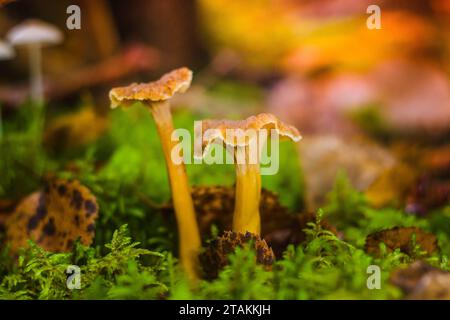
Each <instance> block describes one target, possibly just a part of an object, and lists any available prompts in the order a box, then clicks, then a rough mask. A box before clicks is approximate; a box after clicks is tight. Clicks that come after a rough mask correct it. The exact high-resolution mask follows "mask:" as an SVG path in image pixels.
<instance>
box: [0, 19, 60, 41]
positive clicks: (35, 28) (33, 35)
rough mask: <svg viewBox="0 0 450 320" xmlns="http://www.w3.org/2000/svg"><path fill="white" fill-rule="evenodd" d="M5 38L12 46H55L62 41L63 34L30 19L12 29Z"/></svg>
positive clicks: (52, 27)
mask: <svg viewBox="0 0 450 320" xmlns="http://www.w3.org/2000/svg"><path fill="white" fill-rule="evenodd" d="M7 38H8V41H9V42H10V43H11V44H13V45H27V44H57V43H60V42H61V41H62V39H63V34H62V32H61V31H60V30H59V29H58V28H57V27H55V26H54V25H52V24H49V23H47V22H43V21H40V20H34V19H31V20H26V21H24V22H22V23H21V24H19V25H17V26H15V27H14V28H12V29H11V30H10V31H9V32H8V35H7Z"/></svg>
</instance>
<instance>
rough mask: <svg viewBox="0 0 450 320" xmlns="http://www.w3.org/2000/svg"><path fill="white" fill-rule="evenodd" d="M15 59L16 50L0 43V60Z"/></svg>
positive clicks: (4, 43)
mask: <svg viewBox="0 0 450 320" xmlns="http://www.w3.org/2000/svg"><path fill="white" fill-rule="evenodd" d="M13 57H14V49H13V48H12V47H11V46H10V45H9V44H7V43H6V42H2V41H0V60H7V59H11V58H13Z"/></svg>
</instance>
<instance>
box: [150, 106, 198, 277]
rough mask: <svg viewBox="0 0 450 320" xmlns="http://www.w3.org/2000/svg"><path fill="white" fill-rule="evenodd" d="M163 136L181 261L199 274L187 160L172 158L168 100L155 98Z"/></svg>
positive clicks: (154, 111)
mask: <svg viewBox="0 0 450 320" xmlns="http://www.w3.org/2000/svg"><path fill="white" fill-rule="evenodd" d="M150 110H151V112H152V114H153V118H154V120H155V123H156V127H157V129H158V133H159V136H160V139H161V143H162V148H163V152H164V157H165V160H166V166H167V170H168V172H169V180H170V187H171V190H172V198H173V205H174V208H175V215H176V220H177V226H178V234H179V252H180V260H181V264H182V266H183V268H184V270H185V271H186V273H187V275H188V277H189V278H190V279H196V278H197V274H198V272H197V266H198V264H197V259H198V253H199V251H200V246H201V243H200V236H199V230H198V226H197V220H196V217H195V211H194V204H193V202H192V197H191V191H190V188H189V183H188V178H187V175H186V169H185V166H184V164H175V163H174V162H173V161H172V158H171V151H172V148H173V147H174V146H175V142H174V141H172V139H171V136H172V132H173V130H174V127H173V122H172V115H171V113H170V104H169V102H168V101H161V102H152V103H151V108H150Z"/></svg>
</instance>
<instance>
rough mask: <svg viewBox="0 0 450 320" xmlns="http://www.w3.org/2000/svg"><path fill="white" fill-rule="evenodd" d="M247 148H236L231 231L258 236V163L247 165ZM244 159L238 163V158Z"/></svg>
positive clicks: (259, 183) (259, 185)
mask: <svg viewBox="0 0 450 320" xmlns="http://www.w3.org/2000/svg"><path fill="white" fill-rule="evenodd" d="M249 152H250V150H249V147H248V146H243V147H236V155H237V156H236V160H235V161H236V165H235V166H236V197H235V206H234V213H233V231H236V232H242V233H245V232H247V231H249V232H251V233H253V234H256V235H259V234H260V233H261V220H260V214H259V200H260V198H261V173H260V168H259V162H258V163H249V154H248V153H249ZM240 157H241V158H243V159H245V161H244V162H243V163H238V160H239V158H240Z"/></svg>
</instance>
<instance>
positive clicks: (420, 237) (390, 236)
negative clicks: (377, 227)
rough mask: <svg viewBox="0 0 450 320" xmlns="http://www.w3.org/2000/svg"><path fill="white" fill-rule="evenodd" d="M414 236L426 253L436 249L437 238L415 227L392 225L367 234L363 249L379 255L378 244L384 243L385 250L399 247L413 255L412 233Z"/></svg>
mask: <svg viewBox="0 0 450 320" xmlns="http://www.w3.org/2000/svg"><path fill="white" fill-rule="evenodd" d="M414 234H415V236H416V244H417V245H419V246H420V248H421V250H424V251H426V253H427V254H428V255H431V254H432V253H433V252H435V251H436V250H438V243H437V238H436V236H435V235H433V234H431V233H427V232H425V231H423V230H422V229H420V228H417V227H394V228H392V229H387V230H382V231H378V232H374V233H372V234H369V235H368V236H367V238H366V244H365V250H366V252H367V253H368V254H371V255H373V256H380V254H381V252H380V244H381V243H384V244H385V245H386V249H387V252H388V253H389V252H392V251H394V250H395V249H400V251H401V252H403V253H406V254H408V255H410V256H412V255H414V248H413V241H412V239H413V235H414Z"/></svg>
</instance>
